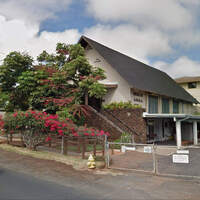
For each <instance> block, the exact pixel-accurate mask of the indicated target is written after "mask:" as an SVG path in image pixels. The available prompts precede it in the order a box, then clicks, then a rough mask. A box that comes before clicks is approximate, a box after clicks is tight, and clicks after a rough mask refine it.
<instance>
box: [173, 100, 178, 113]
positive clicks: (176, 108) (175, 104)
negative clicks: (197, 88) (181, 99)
mask: <svg viewBox="0 0 200 200" xmlns="http://www.w3.org/2000/svg"><path fill="white" fill-rule="evenodd" d="M173 113H179V103H178V101H175V100H173Z"/></svg>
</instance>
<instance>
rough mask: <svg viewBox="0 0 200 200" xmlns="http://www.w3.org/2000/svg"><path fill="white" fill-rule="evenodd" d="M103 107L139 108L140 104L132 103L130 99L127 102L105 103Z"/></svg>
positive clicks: (113, 108)
mask: <svg viewBox="0 0 200 200" xmlns="http://www.w3.org/2000/svg"><path fill="white" fill-rule="evenodd" d="M103 108H104V109H109V110H116V109H134V108H141V106H140V105H136V104H132V103H131V102H130V101H128V102H122V101H121V102H113V103H110V104H106V105H104V106H103Z"/></svg>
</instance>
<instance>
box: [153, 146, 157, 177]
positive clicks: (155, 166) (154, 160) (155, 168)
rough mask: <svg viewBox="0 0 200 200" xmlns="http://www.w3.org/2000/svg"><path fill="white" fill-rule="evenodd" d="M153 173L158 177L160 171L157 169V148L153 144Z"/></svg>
mask: <svg viewBox="0 0 200 200" xmlns="http://www.w3.org/2000/svg"><path fill="white" fill-rule="evenodd" d="M153 172H154V174H155V175H157V172H158V169H157V160H156V147H155V144H154V143H153Z"/></svg>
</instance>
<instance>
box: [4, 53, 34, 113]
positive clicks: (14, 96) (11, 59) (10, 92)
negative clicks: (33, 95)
mask: <svg viewBox="0 0 200 200" xmlns="http://www.w3.org/2000/svg"><path fill="white" fill-rule="evenodd" d="M32 63H33V59H32V58H31V56H29V55H28V54H26V53H20V52H16V51H15V52H11V53H9V54H8V55H7V56H6V58H5V59H4V61H3V64H2V65H0V92H1V96H0V105H1V107H4V108H5V109H6V110H13V109H14V108H15V109H22V110H25V109H27V108H28V105H27V103H26V100H25V98H24V97H23V94H22V93H20V91H17V89H16V88H17V86H18V85H19V83H18V77H19V76H20V75H21V74H22V73H23V72H25V71H27V70H31V68H32Z"/></svg>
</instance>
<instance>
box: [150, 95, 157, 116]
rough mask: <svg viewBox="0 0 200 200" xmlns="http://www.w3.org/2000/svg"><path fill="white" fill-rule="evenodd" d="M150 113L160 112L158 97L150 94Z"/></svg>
mask: <svg viewBox="0 0 200 200" xmlns="http://www.w3.org/2000/svg"><path fill="white" fill-rule="evenodd" d="M149 113H158V97H156V96H151V95H150V96H149Z"/></svg>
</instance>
